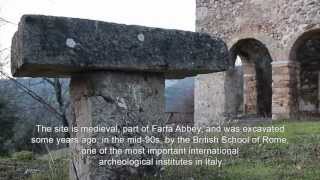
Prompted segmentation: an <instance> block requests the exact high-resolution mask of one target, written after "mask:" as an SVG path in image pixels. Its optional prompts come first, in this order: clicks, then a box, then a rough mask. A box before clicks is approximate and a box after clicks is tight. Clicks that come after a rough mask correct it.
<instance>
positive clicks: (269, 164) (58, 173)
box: [0, 121, 320, 180]
mask: <svg viewBox="0 0 320 180" xmlns="http://www.w3.org/2000/svg"><path fill="white" fill-rule="evenodd" d="M263 125H264V126H270V125H274V126H285V132H284V133H272V134H270V133H252V134H249V136H253V137H257V136H264V135H265V136H270V137H284V138H287V139H288V143H287V144H244V145H228V144H218V145H217V144H207V145H203V146H205V147H206V148H213V147H216V146H220V147H230V146H238V147H240V155H238V156H237V157H223V156H219V158H222V159H223V160H224V163H223V166H222V167H220V168H219V167H217V166H195V165H194V166H183V167H182V166H166V167H165V168H164V171H163V177H162V178H160V179H169V180H170V179H176V180H178V179H190V180H211V179H212V180H235V179H237V180H260V179H263V180H278V179H279V180H304V179H305V180H320V163H319V162H320V122H308V121H301V122H292V121H290V122H286V121H282V122H275V123H273V124H270V123H268V124H263ZM215 135H216V134H215ZM233 135H235V134H233ZM247 135H248V134H247ZM247 135H246V136H247ZM237 136H243V134H238V135H237ZM175 146H177V145H175ZM179 146H180V145H179ZM194 146H199V145H194ZM177 147H178V146H177ZM68 156H69V155H68V151H66V150H58V151H54V152H52V153H51V154H48V155H44V156H40V157H37V158H31V159H30V153H28V152H22V153H18V154H16V155H14V156H13V157H12V158H2V159H0V179H2V177H3V176H1V173H2V175H3V173H5V175H7V176H6V177H7V179H12V180H14V179H15V178H16V179H27V180H67V179H69V178H68V177H69V175H68V173H69V172H68V171H69V167H68V166H69V161H68ZM200 157H202V156H199V157H196V156H192V157H185V156H184V158H200ZM208 157H209V158H212V159H214V158H215V157H214V156H208ZM174 158H176V159H177V158H180V157H179V156H175V157H174ZM1 164H2V165H3V164H7V165H8V166H7V167H4V166H1ZM12 165H15V166H16V167H15V168H10V167H12ZM23 168H25V169H23ZM17 169H23V171H21V173H22V174H23V172H25V170H26V169H39V170H40V171H39V172H36V173H32V175H29V176H27V177H24V178H21V177H22V176H17ZM18 177H19V178H18ZM148 179H156V178H148ZM157 179H158V178H157Z"/></svg>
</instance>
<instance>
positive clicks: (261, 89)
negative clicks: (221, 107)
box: [226, 38, 272, 117]
mask: <svg viewBox="0 0 320 180" xmlns="http://www.w3.org/2000/svg"><path fill="white" fill-rule="evenodd" d="M230 56H231V59H230V61H231V63H232V65H233V66H232V68H230V70H229V71H228V73H227V82H226V89H228V88H231V87H232V86H233V85H232V84H237V83H239V82H235V81H236V78H234V77H233V76H234V75H237V76H238V75H239V73H235V71H239V70H238V68H237V67H235V66H234V63H235V60H236V58H237V57H240V58H241V61H242V68H241V69H242V70H241V71H242V74H243V75H242V78H243V79H242V80H239V79H238V80H237V81H242V88H243V89H242V94H241V95H242V97H238V98H240V101H241V98H242V100H243V105H242V113H243V115H246V116H248V115H250V116H251V115H254V116H258V117H269V116H271V104H272V87H271V86H272V69H271V62H272V58H271V55H270V53H269V51H268V48H267V47H266V45H265V44H263V43H262V42H261V41H259V40H257V39H255V38H245V39H240V40H238V41H237V42H235V43H234V44H233V45H232V46H231V48H230ZM232 98H236V97H234V96H226V102H227V103H228V102H235V100H234V99H232ZM238 101H239V100H238Z"/></svg>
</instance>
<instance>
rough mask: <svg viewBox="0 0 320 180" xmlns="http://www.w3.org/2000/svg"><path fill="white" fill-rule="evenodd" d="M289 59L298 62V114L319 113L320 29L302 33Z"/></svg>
mask: <svg viewBox="0 0 320 180" xmlns="http://www.w3.org/2000/svg"><path fill="white" fill-rule="evenodd" d="M290 56H291V57H290V59H291V60H293V61H294V62H296V63H298V64H299V73H298V78H297V80H298V87H297V90H298V91H297V92H298V98H297V99H298V101H297V103H298V105H297V107H298V111H299V115H300V116H301V115H307V116H319V115H320V29H317V30H312V31H309V32H305V33H304V34H302V35H301V36H300V37H299V38H298V39H297V41H296V42H295V44H294V46H293V48H292V50H291V53H290Z"/></svg>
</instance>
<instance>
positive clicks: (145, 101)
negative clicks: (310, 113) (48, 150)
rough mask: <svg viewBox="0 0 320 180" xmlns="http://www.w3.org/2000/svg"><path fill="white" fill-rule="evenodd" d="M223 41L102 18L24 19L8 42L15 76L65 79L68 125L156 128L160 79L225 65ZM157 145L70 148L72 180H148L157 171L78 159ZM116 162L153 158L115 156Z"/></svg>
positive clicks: (161, 95)
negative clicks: (144, 179) (91, 151)
mask: <svg viewBox="0 0 320 180" xmlns="http://www.w3.org/2000/svg"><path fill="white" fill-rule="evenodd" d="M228 57H229V55H228V51H227V47H226V45H225V44H224V42H223V41H221V40H220V39H217V38H213V37H210V36H209V35H207V34H201V33H194V32H187V31H179V30H167V29H160V28H149V27H143V26H132V25H130V26H128V25H123V24H115V23H107V22H101V21H93V20H85V19H76V18H65V17H52V16H41V15H25V16H23V17H22V18H21V21H20V23H19V28H18V31H17V32H16V33H15V35H14V38H13V41H12V52H11V64H12V74H13V75H14V76H16V77H71V84H70V95H71V101H72V103H71V107H72V108H71V109H72V112H73V116H72V117H73V118H71V119H70V123H69V124H70V126H74V127H83V126H115V125H117V127H118V128H121V127H124V126H136V125H138V126H147V125H151V124H153V125H154V124H155V125H159V126H163V125H164V124H165V117H164V82H165V78H183V77H186V76H193V75H197V74H200V73H210V72H217V71H224V70H226V69H227V68H228V66H229V65H228ZM114 135H117V136H122V137H134V136H136V137H138V136H151V135H153V136H155V137H157V136H158V135H157V134H153V133H145V134H141V133H140V134H139V133H132V134H130V133H127V134H121V135H119V134H112V133H108V134H104V135H102V134H95V133H92V134H83V133H80V132H78V133H71V136H72V137H78V138H83V137H96V138H97V139H101V138H102V137H111V136H114ZM154 146H157V147H159V148H160V147H161V144H159V145H154V144H147V143H142V144H126V143H123V144H121V143H118V144H107V143H104V144H102V143H97V144H92V145H85V144H70V147H71V149H72V151H71V152H72V162H73V163H72V166H71V168H70V169H71V171H70V172H71V177H70V178H71V179H80V180H98V179H128V177H140V176H145V175H155V174H157V173H158V172H159V167H158V166H140V167H129V166H122V167H119V166H98V163H97V161H98V160H99V159H110V158H115V157H114V156H113V155H83V154H81V153H80V150H81V149H83V148H104V147H116V148H128V147H131V148H132V147H135V148H141V147H144V148H149V147H154ZM116 158H118V159H126V158H132V159H146V158H149V159H157V158H159V157H156V156H154V155H134V156H128V155H121V156H119V157H116Z"/></svg>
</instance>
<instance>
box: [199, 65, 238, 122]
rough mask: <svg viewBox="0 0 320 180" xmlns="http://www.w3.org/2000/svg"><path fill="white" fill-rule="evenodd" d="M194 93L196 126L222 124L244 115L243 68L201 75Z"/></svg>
mask: <svg viewBox="0 0 320 180" xmlns="http://www.w3.org/2000/svg"><path fill="white" fill-rule="evenodd" d="M194 91H195V92H194V93H195V95H194V97H195V99H194V107H195V110H194V123H195V125H196V126H208V125H216V124H222V123H224V122H225V121H226V120H229V119H232V118H234V117H237V116H238V115H239V114H242V113H243V71H242V67H236V68H234V69H230V70H228V71H226V72H219V73H212V74H206V75H199V76H197V77H196V79H195V90H194Z"/></svg>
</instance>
